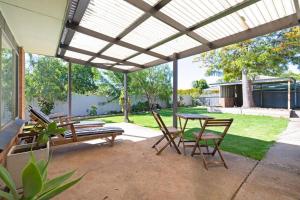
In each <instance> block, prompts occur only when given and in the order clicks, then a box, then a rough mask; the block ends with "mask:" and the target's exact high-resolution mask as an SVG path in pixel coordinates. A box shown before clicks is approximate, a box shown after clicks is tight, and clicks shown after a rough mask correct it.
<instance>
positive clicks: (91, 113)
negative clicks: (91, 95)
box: [86, 105, 97, 116]
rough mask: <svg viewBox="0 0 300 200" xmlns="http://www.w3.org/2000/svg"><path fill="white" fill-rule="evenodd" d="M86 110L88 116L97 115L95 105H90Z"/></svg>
mask: <svg viewBox="0 0 300 200" xmlns="http://www.w3.org/2000/svg"><path fill="white" fill-rule="evenodd" d="M86 112H87V113H88V115H89V116H96V115H97V106H95V105H92V106H91V108H90V109H87V110H86Z"/></svg>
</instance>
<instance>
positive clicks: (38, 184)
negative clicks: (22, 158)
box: [0, 154, 82, 200]
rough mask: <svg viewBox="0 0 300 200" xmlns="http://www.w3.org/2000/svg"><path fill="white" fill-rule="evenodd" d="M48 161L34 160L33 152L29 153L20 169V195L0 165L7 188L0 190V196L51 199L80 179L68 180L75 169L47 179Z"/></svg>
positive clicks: (14, 198)
mask: <svg viewBox="0 0 300 200" xmlns="http://www.w3.org/2000/svg"><path fill="white" fill-rule="evenodd" d="M48 163H49V161H48V162H46V161H44V160H39V161H37V160H35V158H34V156H33V154H31V158H30V160H29V161H28V163H27V165H26V166H25V167H24V169H23V171H22V184H23V193H22V194H21V195H20V194H19V193H18V192H17V189H16V185H15V183H14V181H13V179H12V177H11V175H10V174H9V172H8V171H7V170H6V169H5V168H4V167H3V166H2V165H0V178H1V180H2V181H3V183H4V184H5V186H7V187H8V189H9V191H8V192H6V191H2V190H0V197H3V198H5V199H8V200H18V199H20V200H25V199H28V200H29V199H34V200H46V199H51V198H53V197H55V196H57V195H58V194H60V193H62V192H64V191H65V190H67V189H69V188H70V187H72V186H73V185H75V184H76V183H78V182H79V181H80V180H81V179H82V177H79V178H77V179H75V180H72V181H68V180H69V179H70V178H71V177H72V175H73V174H74V173H75V171H72V172H68V173H66V174H63V175H61V176H58V177H56V178H53V179H48V178H47V174H48V173H47V171H48Z"/></svg>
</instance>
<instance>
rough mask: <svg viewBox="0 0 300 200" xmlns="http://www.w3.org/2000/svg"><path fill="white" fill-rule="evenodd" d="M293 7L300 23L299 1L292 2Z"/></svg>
mask: <svg viewBox="0 0 300 200" xmlns="http://www.w3.org/2000/svg"><path fill="white" fill-rule="evenodd" d="M294 6H295V9H296V14H297V18H298V22H299V23H300V5H299V1H298V0H294Z"/></svg>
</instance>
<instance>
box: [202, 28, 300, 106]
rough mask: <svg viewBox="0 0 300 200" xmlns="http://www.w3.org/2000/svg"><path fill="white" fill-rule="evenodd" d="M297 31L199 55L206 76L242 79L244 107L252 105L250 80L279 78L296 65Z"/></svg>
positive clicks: (298, 32) (275, 34)
mask: <svg viewBox="0 0 300 200" xmlns="http://www.w3.org/2000/svg"><path fill="white" fill-rule="evenodd" d="M299 42H300V28H299V27H293V28H290V29H285V30H281V31H277V32H274V33H271V34H268V35H265V36H261V37H257V38H255V39H251V40H246V41H244V42H240V43H237V44H233V45H230V46H227V47H224V48H221V49H217V50H213V51H210V52H207V53H204V54H202V55H200V60H201V61H202V63H203V65H204V66H205V67H207V68H208V70H207V74H208V75H211V74H214V73H215V72H220V71H222V72H223V77H224V80H225V81H236V80H240V79H242V85H243V107H252V106H254V101H253V96H252V86H251V84H252V81H253V80H254V78H255V76H257V75H269V76H278V75H280V74H281V73H283V72H284V71H286V70H287V68H288V64H290V63H292V64H295V65H297V66H299V65H300V62H299Z"/></svg>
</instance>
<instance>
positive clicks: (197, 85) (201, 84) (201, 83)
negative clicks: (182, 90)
mask: <svg viewBox="0 0 300 200" xmlns="http://www.w3.org/2000/svg"><path fill="white" fill-rule="evenodd" d="M193 88H197V89H198V90H199V93H202V91H203V90H204V89H206V88H208V84H207V82H206V80H205V79H200V80H196V81H193Z"/></svg>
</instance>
